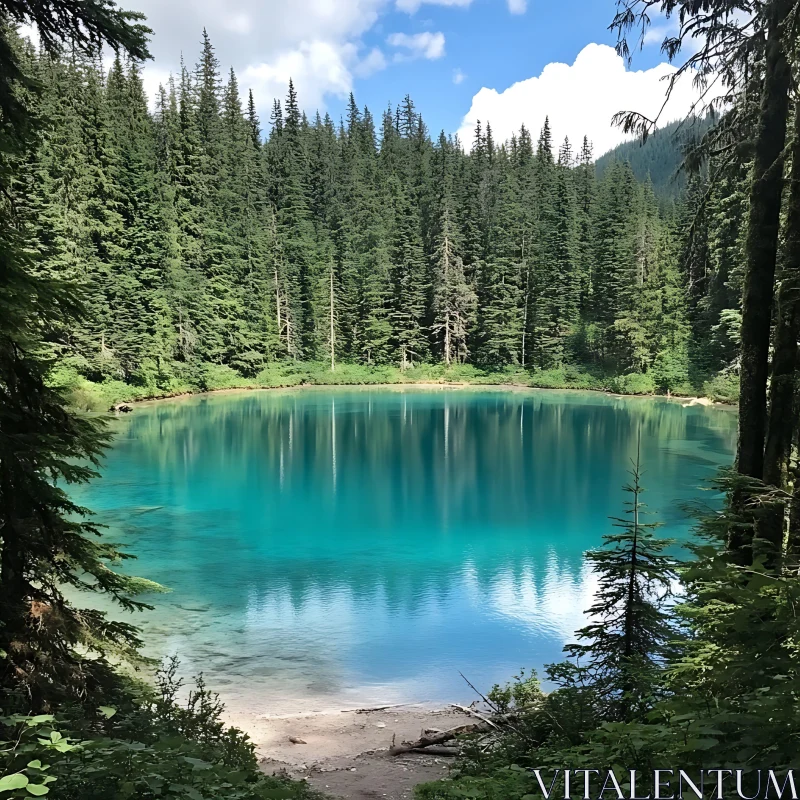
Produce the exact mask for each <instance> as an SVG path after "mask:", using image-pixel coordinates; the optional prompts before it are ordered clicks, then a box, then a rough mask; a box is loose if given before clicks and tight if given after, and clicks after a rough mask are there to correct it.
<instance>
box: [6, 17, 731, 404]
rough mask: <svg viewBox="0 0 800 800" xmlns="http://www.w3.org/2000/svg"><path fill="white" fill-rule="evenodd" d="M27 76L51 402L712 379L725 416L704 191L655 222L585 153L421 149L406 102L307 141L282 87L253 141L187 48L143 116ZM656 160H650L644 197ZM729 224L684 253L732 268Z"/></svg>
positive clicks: (478, 141)
mask: <svg viewBox="0 0 800 800" xmlns="http://www.w3.org/2000/svg"><path fill="white" fill-rule="evenodd" d="M25 59H26V61H27V62H28V64H29V69H30V71H31V73H32V74H34V75H36V77H37V80H38V81H39V84H40V86H41V92H40V96H39V98H37V113H39V114H41V115H42V117H43V118H44V119H46V120H47V125H46V126H45V127H44V128H43V131H42V134H41V136H40V137H39V139H38V141H37V143H36V145H35V146H34V147H31V148H30V150H29V151H28V152H27V153H26V157H25V166H24V170H23V172H22V176H21V177H20V178H19V179H18V180H17V181H16V184H15V186H14V191H15V193H16V195H17V204H18V209H19V212H18V213H19V215H20V218H21V219H23V220H25V224H26V225H27V231H28V235H29V237H30V241H31V242H32V243H35V244H34V245H33V246H34V247H35V248H36V252H37V257H38V259H39V263H40V264H41V266H42V269H44V270H46V271H47V272H48V273H49V274H52V275H53V276H58V277H59V278H61V279H65V280H69V281H72V282H74V283H75V284H76V285H80V286H81V287H82V288H83V290H84V298H85V307H86V316H85V318H84V319H83V320H82V321H81V322H80V324H79V325H76V326H73V327H71V328H70V327H67V328H65V329H64V330H62V331H57V332H54V333H53V342H52V344H53V346H54V348H55V349H56V351H57V356H58V358H59V359H60V361H61V362H62V364H63V367H64V369H63V370H62V373H61V376H62V379H63V380H65V381H66V382H70V381H72V382H73V384H74V382H75V380H76V377H80V378H83V379H88V380H89V381H91V382H92V383H94V384H102V383H103V382H106V384H108V382H111V381H121V382H123V383H124V384H127V385H129V386H132V387H137V390H138V392H139V394H140V395H141V394H143V393H144V394H147V393H150V394H153V395H157V394H159V393H166V392H169V391H170V390H173V391H174V390H175V389H177V388H178V387H180V386H186V385H189V386H195V387H200V388H215V387H217V386H220V385H230V384H231V382H235V381H236V380H237V377H238V380H239V381H241V380H242V379H244V380H255V381H256V382H258V377H259V374H260V373H262V372H263V371H264V370H265V369H266V370H267V372H266V373H265V374H263V375H262V381H263V380H265V379H266V380H268V379H269V376H270V370H269V368H270V367H272V368H273V373H274V368H275V366H276V365H280V364H284V365H286V364H287V363H288V364H289V365H292V364H295V363H299V364H302V363H305V362H322V363H324V364H327V365H329V371H333V372H335V370H336V365H337V363H341V362H343V363H345V364H353V365H364V366H367V367H370V366H376V367H380V366H387V365H392V366H394V367H399V368H400V369H401V370H406V369H409V368H412V367H414V366H415V365H416V366H420V365H425V364H427V365H434V364H440V365H444V367H445V368H450V367H458V366H460V365H469V366H473V367H477V368H479V369H483V370H490V371H501V372H502V371H503V370H506V371H509V370H511V371H514V370H521V371H528V372H531V373H532V374H534V375H535V374H536V373H537V372H538V373H540V374H541V373H542V372H543V371H544V372H545V373H546V371H548V370H551V371H552V370H561V371H562V375H563V370H564V369H565V368H567V369H568V370H571V372H568V375H567V377H566V379H567V380H569V376H570V375H571V376H572V380H573V381H576V380H577V381H579V380H580V375H581V373H588V375H589V376H595V377H601V376H607V377H611V378H616V379H617V380H616V383H615V384H614V388H615V389H616V390H618V391H630V392H634V393H637V392H642V393H647V392H650V393H652V392H656V391H658V392H682V393H684V394H691V393H695V392H703V391H704V386H705V384H706V382H707V381H709V380H711V379H713V378H714V377H715V376H717V375H719V374H720V373H722V376H723V377H722V381H721V384H720V385H719V386H717V387H716V389H715V387H714V386H713V385H712V386H711V388H710V389H709V391H711V392H712V393H713V392H714V391H717V392H722V395H723V397H725V398H726V399H731V395H732V394H733V396H734V397H735V392H734V390H733V389H732V388H731V384H732V383H733V381H730V380H728V381H727V382H726V381H725V380H724V378H725V376H726V375H728V374H729V373H730V372H731V370H734V371H735V359H736V352H735V349H736V348H735V340H736V336H737V335H738V333H737V327H736V325H737V322H736V313H737V311H736V302H735V298H736V294H737V291H738V289H737V286H738V285H737V281H740V278H739V277H737V275H736V272H735V268H732V267H731V266H730V265H729V264H727V263H716V262H715V261H713V260H711V259H709V258H708V257H705V256H704V255H702V254H698V253H697V252H695V251H694V250H692V249H691V248H690V246H689V242H688V239H687V236H686V235H685V230H686V228H687V219H688V218H689V216H690V215H691V214H692V201H693V198H696V197H697V196H700V195H702V194H703V192H704V191H705V187H704V185H703V178H702V176H698V177H697V178H696V179H695V181H694V183H693V184H692V187H691V189H690V190H689V193H688V197H683V196H682V197H680V198H678V199H674V198H669V199H667V200H664V201H662V202H661V203H659V202H658V200H657V198H656V195H655V193H654V189H653V185H652V184H651V182H650V180H649V178H648V175H647V173H646V172H645V174H644V175H643V176H642V180H641V181H637V180H636V178H635V177H634V173H633V171H632V168H631V166H630V164H629V163H628V161H626V160H621V159H620V160H611V162H610V163H609V164H607V165H606V164H604V168H603V170H602V177H601V178H600V179H598V178H597V176H596V174H595V172H596V170H595V165H594V154H593V152H592V145H591V143H590V142H589V141H588V140H586V139H584V140H583V142H582V143H577V144H576V145H573V144H571V143H570V142H569V141H568V140H566V141H564V142H553V141H552V136H551V133H550V128H549V123H547V122H546V123H545V126H544V129H543V130H542V131H539V132H531V131H528V130H527V129H526V128H525V127H522V128H521V129H520V131H519V133H518V134H517V135H515V136H513V137H512V138H511V140H510V141H508V142H498V141H496V140H495V138H494V136H493V134H492V128H491V121H490V120H487V121H486V122H485V123H484V124H479V125H478V127H477V129H476V130H475V134H474V138H473V140H472V141H471V142H466V143H462V142H459V141H458V140H457V139H456V138H454V137H452V136H446V135H445V134H444V133H443V132H442V133H441V134H439V135H438V137H436V139H435V141H434V140H432V138H431V135H430V133H429V131H428V129H427V127H426V125H425V122H424V120H423V117H422V114H421V113H420V111H419V110H418V109H417V108H416V107H415V105H414V103H413V101H412V99H411V98H410V97H406V98H405V99H403V100H402V101H401V102H400V103H399V104H398V105H397V106H396V107H395V108H391V107H390V108H388V109H386V110H384V111H381V112H379V113H378V114H377V116H375V115H373V113H372V112H371V111H370V110H369V109H367V108H363V109H362V108H359V107H358V105H357V104H356V101H355V99H354V98H353V97H352V96H351V97H350V100H349V104H348V108H347V115H346V119H342V120H338V121H334V120H332V119H331V118H330V116H329V115H327V114H326V115H325V116H324V117H322V116H320V115H319V114H316V115H315V116H314V117H313V118H312V119H309V118H308V117H307V116H306V114H304V113H303V112H302V111H301V110H300V105H299V101H298V94H297V91H296V90H295V87H294V86H293V85H292V84H291V83H290V85H289V86H288V89H287V95H286V99H285V102H283V103H281V102H279V101H276V102H275V104H274V108H273V110H272V113H271V115H270V119H269V120H268V121H267V122H265V123H264V124H262V122H261V121H260V120H259V118H258V115H257V113H256V110H255V105H254V101H253V97H252V94H251V93H250V94H246V93H245V92H243V91H242V90H241V89H240V87H239V84H238V81H237V78H236V75H235V74H234V72H233V71H231V72H230V74H229V75H227V76H225V78H224V80H223V78H222V77H221V74H220V65H219V63H218V61H217V58H216V56H215V52H214V48H213V46H212V43H211V41H210V39H209V37H208V35H207V34H206V33H205V32H204V33H203V41H202V50H201V54H200V59H199V61H198V63H197V65H196V66H195V67H194V68H190V67H186V66H185V67H184V68H183V70H182V73H181V74H180V75H178V76H175V77H174V78H173V79H171V80H170V82H169V84H168V85H167V86H162V87H161V90H160V93H159V95H158V98H157V101H156V105H155V109H154V110H153V111H152V113H151V111H150V110H149V109H148V101H147V98H146V97H145V94H144V91H143V87H142V80H141V74H140V72H141V69H140V66H139V64H138V63H137V62H136V61H135V60H134V59H130V58H128V59H123V58H122V57H120V56H118V57H117V58H116V59H115V60H114V61H113V63H112V64H111V66H110V68H109V69H108V70H107V71H104V68H103V65H102V63H101V62H100V61H99V60H98V59H97V58H89V57H80V56H78V55H74V54H73V55H71V56H70V57H69V58H65V57H64V56H63V55H62V56H60V57H52V56H50V55H48V54H47V53H45V54H43V55H41V56H39V55H37V54H36V52H34V51H33V50H32V49H28V50H27V51H26V53H25ZM299 88H300V89H302V87H299ZM673 127H674V126H673ZM703 127H704V126H703V125H701V124H700V123H698V124H697V125H692V124H687V125H686V126H685V127H684V128H683V129H682V131H681V132H680V133H679V134H676V135H683V136H684V138H685V139H687V140H688V139H690V137H691V135H692V134H694V135H695V136H697V135H698V134H699V132H700V131H701V130H702V129H703ZM706 127H707V126H706ZM673 139H674V137H669V138H667V137H666V136H662V137H661V139H660V140H659V141H660V142H662V143H663V144H661V150H663V151H665V152H658V153H656V154H655V155H654V156H653V155H651V156H650V158H649V162H650V163H651V164H652V166H653V168H654V169H656V170H657V172H658V178H659V181H660V183H661V184H668V183H669V181H670V178H671V177H672V176H671V175H670V166H669V164H670V161H669V156H670V155H672V158H673V160H675V154H676V153H677V152H678V150H679V146H678V145H677V144H675V143H674V141H673ZM606 162H608V159H607V160H606ZM664 163H666V167H665V166H664ZM682 194H683V195H686V192H683V193H682ZM723 203H726V204H725V205H723ZM741 219H742V208H741V207H737V206H735V205H731V204H730V203H729V202H727V198H725V199H724V200H723V199H722V198H715V202H714V213H713V214H712V215H711V220H712V222H711V224H710V226H709V230H708V232H704V234H703V235H704V236H706V237H707V238H714V237H717V238H721V239H723V238H725V237H727V238H728V239H730V238H731V237H733V238H732V239H731V240H730V241H727V239H726V241H725V247H726V250H725V252H726V253H727V254H728V258H729V260H733V261H735V260H736V253H737V252H738V249H739V248H740V245H741V242H739V241H738V240H737V238H736V237H737V236H738V232H739V231H741V230H742V225H741ZM695 238H696V237H695ZM731 270H733V271H732V272H731V273H730V274H729V272H730V271H731ZM687 287H690V290H689V291H686V289H687ZM460 374H461V375H462V376H463V375H466V374H470V373H468V372H465V371H463V370H462V372H461V373H460ZM562 380H564V378H563V377H562ZM120 399H132V398H125V397H122V398H120Z"/></svg>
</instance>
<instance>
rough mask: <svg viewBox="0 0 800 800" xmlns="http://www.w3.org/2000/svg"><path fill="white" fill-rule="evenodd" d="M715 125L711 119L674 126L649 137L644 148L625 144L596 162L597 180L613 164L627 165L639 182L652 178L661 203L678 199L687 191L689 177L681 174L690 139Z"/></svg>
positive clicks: (628, 143) (671, 124)
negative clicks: (684, 154)
mask: <svg viewBox="0 0 800 800" xmlns="http://www.w3.org/2000/svg"><path fill="white" fill-rule="evenodd" d="M712 124H713V120H712V119H711V118H710V117H706V118H705V119H702V120H699V121H697V122H696V123H693V124H687V123H682V122H671V123H670V124H669V125H665V126H664V127H663V128H659V129H658V130H657V131H656V132H655V133H654V134H653V135H652V136H649V137H648V139H647V141H646V142H645V143H644V144H642V143H641V142H640V141H639V140H633V141H630V142H623V143H622V144H620V145H617V147H615V148H614V149H613V150H609V151H608V152H607V153H605V154H604V155H602V156H600V158H598V159H597V162H596V164H597V177H598V178H600V177H602V175H603V173H604V172H605V171H606V169H608V167H609V165H611V164H613V163H614V162H616V161H627V162H628V163H630V165H631V168H632V169H633V172H634V174H635V175H636V178H637V179H638V180H640V181H643V180H645V179H646V178H647V177H648V175H649V176H650V180H651V181H652V183H653V190H654V191H655V193H656V196H657V197H658V198H659V199H660V200H673V199H676V198H677V197H679V196H680V194H681V193H682V192H683V190H684V189H685V188H686V175H685V174H684V173H683V172H680V171H679V170H680V166H681V163H682V161H683V155H682V148H683V145H684V143H685V142H686V140H687V139H688V138H690V137H696V136H700V135H702V134H703V133H705V131H707V130H708V129H709V128H710V127H711V125H712Z"/></svg>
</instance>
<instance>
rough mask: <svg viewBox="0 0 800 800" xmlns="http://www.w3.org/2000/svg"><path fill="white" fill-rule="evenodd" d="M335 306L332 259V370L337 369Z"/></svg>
mask: <svg viewBox="0 0 800 800" xmlns="http://www.w3.org/2000/svg"><path fill="white" fill-rule="evenodd" d="M334 318H335V315H334V307H333V261H331V372H335V371H336V328H335V325H334Z"/></svg>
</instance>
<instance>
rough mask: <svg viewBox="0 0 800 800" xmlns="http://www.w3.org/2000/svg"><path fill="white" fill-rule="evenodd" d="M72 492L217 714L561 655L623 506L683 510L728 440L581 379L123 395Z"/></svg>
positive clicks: (727, 459)
mask: <svg viewBox="0 0 800 800" xmlns="http://www.w3.org/2000/svg"><path fill="white" fill-rule="evenodd" d="M117 425H118V435H117V438H116V440H115V444H114V447H113V448H112V450H111V452H110V453H109V455H108V458H107V460H106V463H105V465H104V467H103V478H102V480H99V481H97V482H95V483H93V484H92V485H90V486H88V487H84V488H82V489H81V491H80V493H79V495H80V497H79V499H80V501H81V502H83V503H84V504H86V505H88V506H89V507H91V508H93V509H94V510H96V511H97V512H98V513H99V520H100V521H102V522H104V523H106V524H107V525H109V527H110V529H111V531H110V535H113V536H114V537H115V538H116V539H117V540H120V541H122V542H124V544H125V545H126V546H127V547H128V548H129V549H130V550H131V551H132V552H134V553H136V554H137V555H138V561H137V562H135V563H134V565H133V568H131V571H133V572H135V573H136V574H139V575H143V576H146V577H148V578H150V579H152V580H155V581H158V582H160V583H162V584H164V585H166V586H168V587H169V588H170V589H171V590H172V591H171V593H170V594H167V595H159V596H156V597H154V598H152V600H153V602H154V603H155V604H156V605H157V609H156V611H154V612H150V613H148V614H146V615H145V616H144V618H143V619H142V622H143V624H144V627H145V631H146V634H145V635H146V638H147V640H148V647H149V652H150V653H151V654H153V655H163V654H166V653H177V654H178V655H179V656H180V658H181V660H182V669H183V671H184V672H185V673H186V674H187V675H192V674H196V673H197V672H199V671H203V672H204V673H205V676H206V679H207V682H208V683H209V684H210V685H211V686H213V687H214V688H216V689H217V690H218V691H219V692H220V693H221V694H222V696H223V698H224V699H225V700H226V701H227V702H228V703H229V704H230V705H232V706H233V707H234V708H235V709H251V710H253V711H255V712H258V713H285V712H288V711H292V710H298V709H299V708H309V709H310V708H315V709H322V708H333V707H345V706H352V705H362V704H363V705H369V704H383V703H393V702H405V701H409V700H413V701H426V702H441V701H447V700H462V699H464V698H469V699H471V698H470V690H469V689H468V688H467V687H466V685H465V684H464V682H463V680H462V678H461V677H460V675H459V671H461V672H463V673H464V674H465V675H466V676H467V677H469V679H470V680H471V681H472V682H473V683H474V684H476V685H477V686H480V687H481V688H488V687H489V686H491V684H492V683H494V682H496V681H503V680H505V679H507V678H509V677H510V676H511V675H513V674H515V673H516V672H518V671H519V669H520V668H522V667H534V668H540V667H541V666H542V664H544V663H548V662H550V661H553V660H556V659H558V658H560V654H561V648H562V647H563V645H564V644H565V642H567V641H569V640H570V639H571V635H572V632H573V631H574V629H575V628H576V627H578V626H579V625H581V624H582V614H583V610H584V609H585V608H587V607H588V606H589V604H590V600H591V596H592V592H593V587H594V581H593V578H592V575H591V574H590V573H589V572H588V571H587V570H586V568H585V566H584V564H583V562H582V554H583V552H584V551H585V550H586V549H587V548H589V547H592V546H595V545H597V544H599V542H600V539H601V536H602V535H603V534H604V533H605V532H607V531H608V530H609V528H610V524H611V523H610V522H609V521H608V519H607V517H608V516H609V515H620V514H621V512H622V510H623V505H622V504H623V502H624V500H625V499H627V498H626V496H624V495H623V492H622V490H621V486H622V484H623V483H625V482H626V480H627V478H628V477H629V476H628V475H627V474H626V470H628V469H629V468H630V459H631V457H632V456H633V455H634V454H635V449H636V439H637V431H639V430H641V441H642V445H641V448H642V465H643V468H644V471H645V475H644V479H643V482H644V484H645V486H646V487H647V489H648V491H647V494H646V495H645V501H646V502H647V504H648V506H649V510H650V511H651V512H653V516H652V518H651V519H652V520H653V521H655V520H659V521H661V522H663V523H664V524H665V529H664V532H663V534H664V535H668V536H672V537H678V538H685V537H686V536H687V535H688V532H689V529H690V525H691V523H690V520H688V519H687V516H686V514H685V512H683V511H682V510H681V506H682V504H684V503H686V502H688V501H693V500H696V499H698V498H700V499H703V500H707V501H709V502H712V503H713V502H714V499H715V498H714V497H713V495H709V494H708V493H705V494H702V493H701V489H700V487H701V485H702V484H703V482H704V481H706V480H707V479H708V478H710V477H711V476H712V475H713V474H714V472H715V470H716V469H717V468H718V467H719V466H722V465H729V464H730V463H731V462H732V458H733V449H734V444H735V432H736V417H735V415H734V414H733V413H731V412H730V411H726V410H720V409H714V408H703V407H698V406H695V407H687V408H683V407H682V406H681V404H679V403H675V402H669V401H660V400H652V399H617V398H613V397H608V396H605V395H600V394H591V393H577V392H575V393H573V392H548V391H539V392H537V391H525V392H523V391H499V390H497V391H493V390H487V391H477V390H476V391H473V390H450V391H438V390H413V389H411V390H405V391H398V390H376V389H369V390H366V389H365V390H352V389H341V390H297V391H271V392H253V393H244V394H235V395H224V394H223V395H215V396H207V397H199V398H192V399H188V400H183V401H180V402H170V403H157V404H152V405H150V406H146V407H140V408H137V409H136V412H135V413H134V414H132V415H131V416H130V417H129V418H124V419H122V420H120V421H119V422H118V423H117Z"/></svg>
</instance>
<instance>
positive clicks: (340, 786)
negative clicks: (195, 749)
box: [228, 706, 465, 800]
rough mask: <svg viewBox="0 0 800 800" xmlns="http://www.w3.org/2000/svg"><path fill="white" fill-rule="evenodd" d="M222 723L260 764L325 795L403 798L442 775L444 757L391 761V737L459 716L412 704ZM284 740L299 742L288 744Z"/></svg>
mask: <svg viewBox="0 0 800 800" xmlns="http://www.w3.org/2000/svg"><path fill="white" fill-rule="evenodd" d="M228 718H229V721H230V722H231V724H234V725H236V726H237V727H239V728H241V729H242V730H245V731H247V733H248V734H250V737H251V739H252V740H253V742H254V743H255V745H256V747H257V750H258V754H259V757H260V759H261V767H262V769H263V770H264V771H265V772H267V773H270V774H272V773H284V774H288V775H289V776H291V777H292V778H296V779H299V780H307V781H308V782H309V783H310V784H311V785H312V786H314V787H315V788H316V789H319V790H320V791H322V792H325V793H326V794H329V795H331V796H332V797H341V798H347V800H366V798H370V799H374V798H379V799H385V800H410V798H411V797H412V794H413V789H414V786H416V785H417V784H418V783H425V782H426V781H433V780H436V779H438V778H442V777H445V776H446V775H447V770H448V768H449V766H450V764H451V763H452V759H451V758H448V757H446V756H445V757H441V756H440V757H436V756H427V755H423V754H416V753H410V754H408V755H404V756H397V757H392V756H390V755H389V754H388V749H389V747H391V745H392V741H393V739H396V741H397V743H398V744H399V743H400V742H402V741H406V740H414V739H417V738H419V736H420V734H421V732H422V731H423V730H430V729H437V730H447V729H449V728H454V727H456V726H457V725H459V724H462V723H463V722H464V720H465V717H464V715H463V714H460V713H459V712H456V711H453V710H449V709H446V710H441V711H435V710H431V709H424V708H419V707H413V706H403V707H399V708H390V709H386V710H384V711H369V712H360V713H359V712H356V711H330V712H325V713H313V714H312V713H307V714H293V715H288V716H278V717H265V716H256V715H246V714H229V715H228ZM290 737H292V738H294V739H300V740H302V741H303V742H305V744H294V743H293V742H292V741H290Z"/></svg>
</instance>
